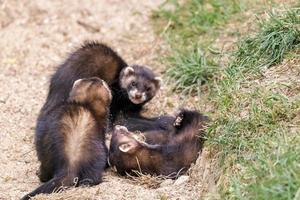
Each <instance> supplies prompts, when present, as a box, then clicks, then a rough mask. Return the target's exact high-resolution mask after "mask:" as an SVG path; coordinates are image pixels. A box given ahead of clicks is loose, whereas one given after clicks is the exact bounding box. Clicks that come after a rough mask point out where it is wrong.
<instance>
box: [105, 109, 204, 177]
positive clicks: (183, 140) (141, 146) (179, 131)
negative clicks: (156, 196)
mask: <svg viewBox="0 0 300 200" xmlns="http://www.w3.org/2000/svg"><path fill="white" fill-rule="evenodd" d="M162 119H163V121H165V122H166V124H168V123H171V124H169V125H168V126H166V127H170V126H173V128H167V129H165V126H163V128H158V127H159V126H160V125H158V126H154V127H155V128H154V129H153V130H151V129H150V128H149V129H148V130H147V131H144V132H142V133H139V132H137V133H134V132H130V131H128V129H127V128H126V127H124V126H116V127H115V128H114V131H113V134H112V139H111V145H110V150H109V161H110V164H111V165H112V166H115V167H116V169H117V171H118V173H120V174H122V175H125V174H126V173H130V172H132V171H133V170H137V171H140V170H141V171H142V172H144V173H149V174H156V175H166V176H170V177H172V178H175V177H176V175H178V174H179V173H181V172H184V171H186V170H187V169H188V168H189V167H190V165H191V163H193V162H195V161H196V159H197V157H198V153H199V152H200V151H201V149H202V146H203V142H204V139H203V138H202V137H201V133H202V132H203V128H204V125H205V123H206V121H207V120H208V118H207V117H206V116H204V115H202V114H200V113H199V112H196V111H188V110H182V111H181V112H180V113H179V114H178V115H177V116H176V117H174V118H172V117H169V118H166V117H163V118H162ZM171 119H172V120H171ZM152 122H153V121H152ZM155 123H157V124H161V123H162V121H160V120H159V118H158V119H157V120H156V122H155ZM147 126H148V125H147ZM199 133H200V135H199Z"/></svg>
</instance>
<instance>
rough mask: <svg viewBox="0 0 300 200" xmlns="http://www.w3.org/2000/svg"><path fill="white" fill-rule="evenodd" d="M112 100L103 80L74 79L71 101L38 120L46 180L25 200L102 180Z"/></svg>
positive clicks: (40, 156)
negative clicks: (64, 187)
mask: <svg viewBox="0 0 300 200" xmlns="http://www.w3.org/2000/svg"><path fill="white" fill-rule="evenodd" d="M111 99H112V96H111V92H110V90H109V88H108V86H107V84H106V83H105V82H104V81H103V80H101V79H99V78H97V77H93V78H87V79H79V80H76V81H75V82H74V84H73V87H72V89H71V91H70V92H69V95H68V99H67V101H65V102H61V103H60V104H58V105H56V106H54V107H53V108H52V109H51V112H48V115H47V116H46V117H45V118H44V119H43V120H42V121H39V122H38V126H37V128H36V136H35V143H36V150H37V155H38V159H39V161H40V162H41V165H40V174H39V178H40V180H41V181H42V182H46V183H44V184H42V185H41V186H40V187H38V188H37V189H36V190H34V191H33V192H31V193H29V194H27V195H26V196H24V197H23V198H22V199H23V200H25V199H29V198H30V197H32V196H35V195H37V194H39V193H51V192H53V191H55V190H57V189H59V188H60V187H61V186H78V185H82V184H87V185H95V184H99V183H100V182H101V177H102V171H103V170H104V168H105V166H106V162H107V156H108V155H107V154H108V150H107V147H106V145H105V132H106V127H107V123H108V114H109V105H110V103H111ZM76 179H77V180H76Z"/></svg>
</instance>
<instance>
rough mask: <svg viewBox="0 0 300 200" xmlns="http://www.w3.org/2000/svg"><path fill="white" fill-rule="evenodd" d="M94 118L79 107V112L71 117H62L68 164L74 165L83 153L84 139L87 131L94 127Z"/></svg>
mask: <svg viewBox="0 0 300 200" xmlns="http://www.w3.org/2000/svg"><path fill="white" fill-rule="evenodd" d="M94 123H95V122H94V118H93V116H92V114H91V113H90V112H89V111H87V110H85V109H80V111H79V114H78V115H75V116H73V117H71V116H70V115H65V116H64V117H63V129H64V130H63V132H64V133H65V149H64V150H65V154H66V156H67V158H68V159H69V160H68V161H69V164H70V166H74V167H75V166H76V164H77V163H78V161H80V160H81V159H82V158H83V157H85V156H87V155H84V149H83V147H84V144H85V139H86V138H87V136H88V134H87V133H88V132H89V131H90V130H91V129H92V128H93V127H94Z"/></svg>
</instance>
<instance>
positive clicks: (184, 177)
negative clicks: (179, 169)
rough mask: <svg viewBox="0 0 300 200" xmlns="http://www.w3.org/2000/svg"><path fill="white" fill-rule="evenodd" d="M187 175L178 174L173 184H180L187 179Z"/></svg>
mask: <svg viewBox="0 0 300 200" xmlns="http://www.w3.org/2000/svg"><path fill="white" fill-rule="evenodd" d="M189 178H190V177H189V176H180V177H179V178H178V179H177V180H176V181H175V183H174V185H181V184H183V183H185V182H187V181H188V180H189Z"/></svg>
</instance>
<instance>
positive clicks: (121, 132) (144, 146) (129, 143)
mask: <svg viewBox="0 0 300 200" xmlns="http://www.w3.org/2000/svg"><path fill="white" fill-rule="evenodd" d="M160 147H161V146H160V145H152V144H148V143H146V142H145V138H144V136H143V135H142V134H140V133H133V132H130V131H128V130H127V128H126V127H124V126H119V125H117V126H115V128H114V130H113V133H112V138H111V143H110V150H109V162H110V164H111V165H112V166H115V167H116V168H117V170H118V172H119V173H121V174H124V172H126V171H131V170H134V169H139V162H140V163H141V164H142V165H145V163H147V161H145V160H144V159H146V160H148V156H147V154H148V153H149V152H150V150H154V149H159V148H160ZM137 160H138V162H137Z"/></svg>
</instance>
